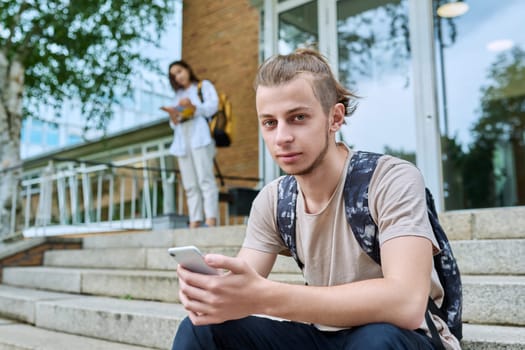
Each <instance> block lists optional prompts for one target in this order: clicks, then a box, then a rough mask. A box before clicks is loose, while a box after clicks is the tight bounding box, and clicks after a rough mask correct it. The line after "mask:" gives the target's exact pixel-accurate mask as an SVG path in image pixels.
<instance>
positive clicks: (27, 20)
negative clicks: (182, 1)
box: [0, 0, 175, 128]
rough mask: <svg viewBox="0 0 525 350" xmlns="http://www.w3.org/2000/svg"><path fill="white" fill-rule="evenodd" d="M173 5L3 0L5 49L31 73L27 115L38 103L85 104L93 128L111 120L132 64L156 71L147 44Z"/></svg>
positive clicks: (161, 1) (0, 34) (0, 39)
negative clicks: (142, 47)
mask: <svg viewBox="0 0 525 350" xmlns="http://www.w3.org/2000/svg"><path fill="white" fill-rule="evenodd" d="M174 3H175V1H173V0H121V1H112V0H85V1H73V0H33V1H31V0H29V1H27V0H9V1H5V0H2V1H1V2H0V50H1V51H2V53H3V54H4V55H5V57H6V58H7V60H8V62H9V63H13V62H14V61H17V62H19V63H20V64H21V65H22V67H24V69H25V77H24V98H25V99H26V103H24V106H25V107H26V111H27V112H29V113H31V112H33V113H34V112H35V106H36V103H35V101H39V102H46V103H48V104H52V105H53V106H55V107H60V106H61V105H62V102H63V101H64V100H69V99H75V100H77V101H79V102H80V105H81V110H82V113H83V115H84V116H85V117H86V120H87V121H88V124H87V125H88V126H90V127H98V128H100V127H102V126H104V123H105V122H106V121H107V120H108V118H109V117H110V116H111V103H112V102H114V99H115V95H116V93H117V91H116V89H117V87H118V88H119V89H123V91H129V89H130V79H129V75H130V74H132V73H133V71H132V69H133V67H137V66H145V67H148V68H154V62H152V61H151V60H150V59H149V58H147V57H145V55H144V53H143V52H141V51H140V44H143V43H156V42H158V39H159V36H160V34H161V32H162V31H163V30H164V29H165V28H164V26H165V25H166V22H167V20H168V19H170V18H171V17H172V16H173V12H174Z"/></svg>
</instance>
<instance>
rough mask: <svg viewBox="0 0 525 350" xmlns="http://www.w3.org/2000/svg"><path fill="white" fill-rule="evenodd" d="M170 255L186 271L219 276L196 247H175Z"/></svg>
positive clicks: (171, 249) (169, 250)
mask: <svg viewBox="0 0 525 350" xmlns="http://www.w3.org/2000/svg"><path fill="white" fill-rule="evenodd" d="M168 253H169V254H170V255H171V256H172V257H173V258H174V259H175V260H176V261H177V262H178V263H179V264H180V265H181V266H182V267H184V268H185V269H187V270H190V271H193V272H197V273H202V274H205V275H218V274H219V271H218V270H216V269H214V268H212V267H210V266H208V264H206V262H205V261H204V256H203V255H202V253H201V252H200V250H199V248H197V247H195V246H186V247H173V248H169V249H168Z"/></svg>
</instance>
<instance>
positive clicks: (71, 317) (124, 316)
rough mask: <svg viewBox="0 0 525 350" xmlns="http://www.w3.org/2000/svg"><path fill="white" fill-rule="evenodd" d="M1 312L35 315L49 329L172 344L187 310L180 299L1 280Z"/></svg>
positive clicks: (151, 345) (35, 320)
mask: <svg viewBox="0 0 525 350" xmlns="http://www.w3.org/2000/svg"><path fill="white" fill-rule="evenodd" d="M13 305H23V306H24V308H19V307H13ZM0 315H1V316H3V317H9V318H11V319H15V320H20V321H24V322H28V321H27V319H32V320H33V321H32V322H30V323H32V324H33V325H35V326H36V327H38V328H45V329H48V330H51V331H56V332H62V333H69V334H75V335H81V336H85V337H90V338H97V339H103V340H107V341H110V342H118V343H125V344H131V345H135V346H139V347H147V348H155V349H169V348H170V347H171V343H172V341H173V336H174V334H175V332H176V330H177V327H178V325H179V323H180V322H181V321H182V319H183V318H184V317H185V316H186V312H185V311H184V309H183V307H182V306H181V305H180V304H173V303H159V302H152V301H140V300H122V299H115V298H107V297H95V296H79V295H76V296H72V295H70V294H62V295H60V293H54V292H43V291H34V290H31V289H25V288H16V287H9V286H5V285H0Z"/></svg>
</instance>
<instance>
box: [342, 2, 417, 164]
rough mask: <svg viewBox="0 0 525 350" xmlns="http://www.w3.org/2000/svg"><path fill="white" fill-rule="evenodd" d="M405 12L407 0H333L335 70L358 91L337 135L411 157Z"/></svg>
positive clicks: (361, 146)
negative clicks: (355, 104)
mask: <svg viewBox="0 0 525 350" xmlns="http://www.w3.org/2000/svg"><path fill="white" fill-rule="evenodd" d="M408 12H409V10H408V0H402V1H399V0H390V1H388V0H384V1H355V0H339V1H338V2H337V45H338V73H339V80H340V81H341V82H342V83H343V85H345V86H346V87H348V88H350V89H351V90H353V91H354V92H355V93H356V94H357V95H358V96H360V97H361V99H360V101H359V106H358V108H357V110H356V112H355V114H354V115H353V116H352V117H350V118H349V119H348V120H347V125H345V126H343V131H342V138H343V139H344V140H345V141H346V142H347V143H348V144H350V145H351V146H353V147H354V148H356V149H362V150H368V151H374V152H380V153H388V154H392V155H396V156H398V157H401V158H404V159H407V160H409V161H412V162H414V163H415V150H416V127H415V112H414V92H413V88H412V79H413V78H412V70H411V64H412V63H411V55H410V42H409V39H410V38H409V30H408V27H409V23H408Z"/></svg>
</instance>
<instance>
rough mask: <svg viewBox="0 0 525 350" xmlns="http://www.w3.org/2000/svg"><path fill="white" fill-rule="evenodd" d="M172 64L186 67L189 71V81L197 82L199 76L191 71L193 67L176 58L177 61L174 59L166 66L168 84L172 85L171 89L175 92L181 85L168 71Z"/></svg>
mask: <svg viewBox="0 0 525 350" xmlns="http://www.w3.org/2000/svg"><path fill="white" fill-rule="evenodd" d="M173 66H181V67H182V68H184V69H186V70H187V71H188V73H189V76H190V81H191V82H193V83H198V82H199V78H197V75H196V74H195V72H193V69H192V68H191V66H190V65H189V64H188V63H187V62H186V61H184V60H178V61H175V62H171V63H170V65H169V67H168V77H169V79H170V85H171V87H172V89H173V90H174V91H175V92H177V91H178V90H180V89H182V88H183V87H182V86H181V85H180V84H179V83H177V81H176V80H175V77H174V76H173V75H171V73H170V71H171V67H173Z"/></svg>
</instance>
